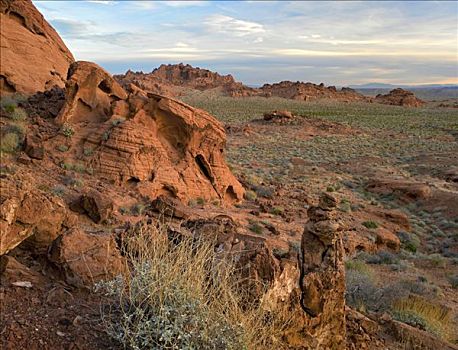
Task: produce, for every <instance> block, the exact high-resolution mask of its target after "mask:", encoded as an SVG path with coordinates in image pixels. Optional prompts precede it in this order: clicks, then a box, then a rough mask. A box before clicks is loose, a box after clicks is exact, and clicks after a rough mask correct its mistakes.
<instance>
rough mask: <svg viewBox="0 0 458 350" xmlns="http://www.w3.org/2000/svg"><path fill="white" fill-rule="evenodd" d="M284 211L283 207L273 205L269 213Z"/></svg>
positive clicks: (281, 212)
mask: <svg viewBox="0 0 458 350" xmlns="http://www.w3.org/2000/svg"><path fill="white" fill-rule="evenodd" d="M284 211H285V208H283V207H273V208H272V209H271V210H270V212H271V214H274V215H282V214H283V213H284Z"/></svg>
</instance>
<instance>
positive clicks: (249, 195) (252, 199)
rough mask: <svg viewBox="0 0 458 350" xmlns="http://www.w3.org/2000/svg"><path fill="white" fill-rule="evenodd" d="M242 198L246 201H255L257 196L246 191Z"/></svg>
mask: <svg viewBox="0 0 458 350" xmlns="http://www.w3.org/2000/svg"><path fill="white" fill-rule="evenodd" d="M244 197H245V199H246V200H248V201H254V200H256V198H257V195H256V192H254V191H251V190H248V191H246V192H245V195H244Z"/></svg>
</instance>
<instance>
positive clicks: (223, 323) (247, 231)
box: [0, 0, 458, 350]
mask: <svg viewBox="0 0 458 350" xmlns="http://www.w3.org/2000/svg"><path fill="white" fill-rule="evenodd" d="M94 3H96V4H92V5H87V6H117V5H116V4H115V3H112V4H110V2H94ZM175 3H176V2H173V3H172V4H169V5H167V4H165V5H164V4H158V3H154V2H144V3H142V4H141V6H142V8H143V9H144V10H145V11H146V9H147V7H148V6H151V7H154V6H170V7H172V8H173V7H174V6H177V4H175ZM293 4H294V2H293ZM39 5H40V4H37V2H34V3H32V2H31V1H29V0H0V20H1V22H0V24H1V26H0V28H1V61H0V63H1V65H0V92H1V102H0V138H1V139H0V141H1V142H0V156H1V162H0V347H1V349H5V350H6V349H31V350H32V349H69V350H70V349H72V350H76V349H79V350H82V349H88V350H89V349H142V350H143V349H161V350H162V349H164V350H165V349H177V350H179V349H180V350H181V349H195V350H198V349H214V350H220V349H232V350H258V349H259V350H270V349H279V350H281V349H284V350H305V349H307V350H347V349H348V350H356V349H367V350H372V349H377V350H381V349H386V350H397V349H404V350H417V349H419V350H428V349H433V350H439V349H441V350H442V349H444V350H445V349H458V293H457V289H458V109H457V106H458V95H457V94H458V87H457V86H456V85H454V86H453V85H450V86H446V87H445V86H440V87H438V86H432V85H431V86H423V87H421V86H420V87H419V86H417V87H414V88H412V89H409V88H408V87H406V86H400V85H401V84H398V85H399V86H394V87H389V88H386V87H384V86H381V87H380V86H377V87H371V86H364V85H361V86H353V87H352V88H351V87H335V86H332V85H331V86H329V85H325V84H324V83H310V82H302V81H289V80H283V81H280V82H277V83H266V84H263V85H259V86H257V87H253V86H248V85H245V84H243V83H241V82H239V81H237V80H236V79H235V78H234V76H233V75H230V74H229V75H224V74H220V73H217V72H215V71H211V70H209V69H205V68H198V67H196V66H193V65H190V64H183V63H179V64H175V63H174V64H170V63H167V62H165V63H164V64H161V65H158V67H157V68H155V69H152V70H151V71H150V72H147V73H145V72H143V71H135V70H131V69H129V70H126V71H125V73H122V74H121V73H119V72H117V73H118V74H114V75H113V74H112V73H111V72H109V71H108V70H107V69H105V68H102V66H101V65H99V64H96V63H93V62H90V61H86V60H76V59H75V56H76V55H75V56H74V53H71V52H70V50H69V49H68V48H67V46H66V44H65V43H64V40H63V39H62V38H61V37H60V35H59V33H58V32H57V31H56V30H55V29H54V28H53V27H52V26H51V24H50V23H57V22H53V20H54V21H55V19H53V20H49V21H50V23H48V21H47V19H45V17H43V15H42V14H41V13H40V11H39V10H38V9H37V7H38V8H40V6H39ZM178 5H179V6H190V5H189V4H183V3H180V2H178ZM196 5H197V4H196ZM204 5H205V2H204ZM207 5H208V4H207ZM207 5H205V6H207ZM74 6H76V7H78V6H80V5H76V4H75V5H74ZM84 6H86V5H84ZM131 6H138V4H137V5H136V4H135V2H132V4H131ZM199 6H200V5H199ZM234 6H235V5H234ZM266 6H267V5H266ZM76 7H75V8H76ZM154 8H155V7H154ZM179 8H181V7H179ZM107 11H108V9H107ZM219 21H220V22H218V23H221V21H223V20H222V19H221V18H219ZM226 21H227V18H226ZM234 23H236V24H240V23H239V22H234ZM244 28H245V27H244ZM249 28H255V29H256V28H258V27H253V26H251V27H249ZM259 31H260V29H259V28H258V32H259ZM63 33H64V34H62V36H63V37H64V38H65V34H66V32H65V31H64V32H63ZM79 35H82V34H81V33H80V32H79ZM244 35H245V34H244ZM244 35H239V37H244ZM455 38H456V37H455ZM80 39H81V37H78V38H77V40H80ZM315 39H316V38H315ZM151 40H154V39H151ZM180 47H181V48H183V47H184V45H183V44H182V45H181V46H180ZM455 48H456V47H455ZM177 52H181V51H180V50H178V51H177ZM183 61H185V59H183ZM455 64H456V62H455ZM266 74H267V73H266ZM455 78H456V77H455Z"/></svg>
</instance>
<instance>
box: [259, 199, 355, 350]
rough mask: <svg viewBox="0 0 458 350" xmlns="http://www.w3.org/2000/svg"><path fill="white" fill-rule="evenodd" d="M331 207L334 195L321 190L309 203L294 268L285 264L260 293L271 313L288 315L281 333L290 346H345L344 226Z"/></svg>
mask: <svg viewBox="0 0 458 350" xmlns="http://www.w3.org/2000/svg"><path fill="white" fill-rule="evenodd" d="M336 207H337V201H336V199H335V198H334V197H332V196H331V195H329V194H327V193H324V194H323V195H322V196H321V199H320V202H319V204H318V205H317V206H312V207H310V208H309V210H308V215H309V221H308V223H307V224H306V226H305V229H304V233H303V235H302V242H301V250H300V253H299V269H296V268H295V267H294V266H293V265H288V264H286V265H284V266H283V268H282V272H281V273H278V274H277V275H276V279H275V281H274V282H273V285H272V288H271V290H269V291H268V293H267V294H266V297H265V302H266V305H268V307H269V308H270V309H272V311H273V312H286V313H287V314H288V315H291V322H290V326H289V327H288V329H286V330H285V334H284V337H285V340H286V341H287V343H288V344H290V345H291V347H292V348H300V349H310V350H311V349H314V350H315V349H317V350H329V349H335V350H337V349H344V348H345V342H346V335H345V332H346V324H345V272H344V264H343V255H344V248H343V243H342V230H343V227H342V225H341V223H340V221H339V219H338V217H337V210H336ZM298 270H299V271H298Z"/></svg>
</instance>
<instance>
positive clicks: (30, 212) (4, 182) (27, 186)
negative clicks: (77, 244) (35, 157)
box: [0, 174, 75, 255]
mask: <svg viewBox="0 0 458 350" xmlns="http://www.w3.org/2000/svg"><path fill="white" fill-rule="evenodd" d="M74 222H75V220H74V217H73V216H72V215H71V214H70V213H69V212H68V211H67V209H66V207H65V204H64V203H63V202H62V200H61V199H60V198H59V197H56V196H53V195H51V194H48V193H45V192H43V191H40V190H38V189H36V188H35V186H34V182H33V179H32V178H30V176H23V175H22V174H16V175H14V176H13V175H9V176H5V177H3V178H1V179H0V255H3V254H6V253H8V252H9V251H11V250H12V249H14V248H15V247H16V246H18V245H19V244H21V243H22V242H23V241H24V240H26V239H27V243H30V244H31V246H32V247H33V250H34V251H37V252H43V251H44V252H45V251H46V249H47V248H48V247H49V245H50V244H51V243H52V241H53V240H54V239H56V238H57V237H58V236H59V235H60V234H61V233H62V230H63V229H65V228H67V227H71V226H72V225H74Z"/></svg>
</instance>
